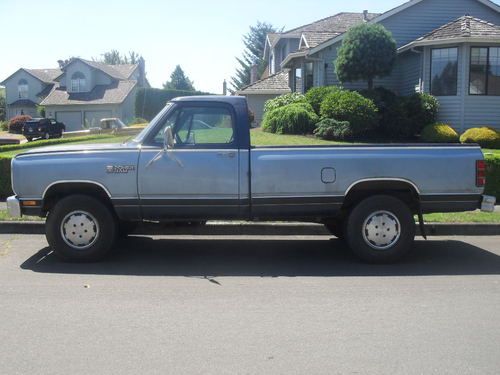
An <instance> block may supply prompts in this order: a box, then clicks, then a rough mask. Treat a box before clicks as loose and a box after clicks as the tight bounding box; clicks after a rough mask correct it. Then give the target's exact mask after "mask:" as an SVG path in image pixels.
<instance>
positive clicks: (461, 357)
mask: <svg viewBox="0 0 500 375" xmlns="http://www.w3.org/2000/svg"><path fill="white" fill-rule="evenodd" d="M0 285H1V289H0V332H1V337H0V373H2V374H26V373H36V374H68V373H71V374H91V373H106V374H138V373H141V374H142V373H158V374H186V373H188V374H276V373H286V374H345V373H359V374H422V373H423V374H444V373H449V374H464V373H467V374H497V373H498V369H499V368H500V345H499V342H500V320H499V311H500V237H474V238H473V237H454V238H439V237H437V238H436V237H435V238H432V240H430V241H427V242H425V241H417V244H416V248H415V251H414V252H413V254H412V255H411V256H410V257H409V258H408V259H406V260H405V261H404V262H403V263H400V264H395V265H381V266H371V265H366V264H360V263H358V262H357V261H356V260H355V259H354V258H353V257H352V256H351V255H350V253H349V252H348V251H347V250H346V249H345V247H344V246H343V245H342V243H341V242H340V241H338V240H332V239H330V238H329V237H327V236H317V237H262V236H260V237H229V236H224V237H215V238H210V237H196V238H194V237H188V236H185V237H182V236H178V237H173V236H169V237H165V236H163V237H152V238H147V237H132V238H130V239H128V240H127V241H125V242H124V243H122V244H121V245H120V246H118V249H117V251H116V252H115V254H113V256H111V257H110V258H109V259H108V260H107V261H105V262H102V263H98V264H64V263H60V262H59V261H57V260H56V259H55V258H54V256H53V255H52V254H51V253H50V250H49V249H48V248H47V244H46V242H45V239H44V237H43V236H38V235H31V236H27V235H0Z"/></svg>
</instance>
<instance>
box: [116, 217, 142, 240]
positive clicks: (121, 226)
mask: <svg viewBox="0 0 500 375" xmlns="http://www.w3.org/2000/svg"><path fill="white" fill-rule="evenodd" d="M138 226H139V222H137V221H121V220H120V221H119V223H118V237H120V238H125V237H127V236H128V235H129V234H132V233H134V231H135V230H136V229H137V227H138Z"/></svg>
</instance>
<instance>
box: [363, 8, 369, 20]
mask: <svg viewBox="0 0 500 375" xmlns="http://www.w3.org/2000/svg"><path fill="white" fill-rule="evenodd" d="M363 21H364V22H368V11H367V10H364V11H363Z"/></svg>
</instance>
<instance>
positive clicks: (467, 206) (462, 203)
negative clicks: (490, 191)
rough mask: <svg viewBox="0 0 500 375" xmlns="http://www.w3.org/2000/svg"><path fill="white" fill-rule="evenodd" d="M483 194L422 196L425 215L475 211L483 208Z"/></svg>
mask: <svg viewBox="0 0 500 375" xmlns="http://www.w3.org/2000/svg"><path fill="white" fill-rule="evenodd" d="M481 199H482V195H481V194H460V195H452V194H450V195H421V196H420V205H421V207H422V212H423V213H431V212H463V211H474V210H477V209H478V208H480V207H481Z"/></svg>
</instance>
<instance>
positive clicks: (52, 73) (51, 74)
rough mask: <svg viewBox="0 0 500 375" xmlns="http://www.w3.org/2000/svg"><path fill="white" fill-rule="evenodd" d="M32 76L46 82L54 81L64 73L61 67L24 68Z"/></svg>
mask: <svg viewBox="0 0 500 375" xmlns="http://www.w3.org/2000/svg"><path fill="white" fill-rule="evenodd" d="M24 70H26V71H27V72H28V73H30V74H31V75H32V76H34V77H36V78H38V79H39V80H40V81H42V82H45V83H51V82H54V81H55V79H56V78H57V77H59V76H60V75H61V73H62V70H61V69H24Z"/></svg>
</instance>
